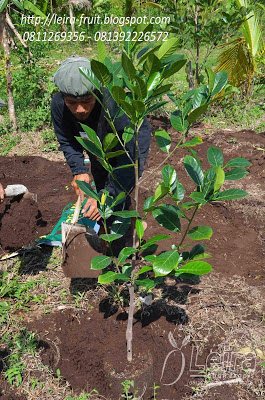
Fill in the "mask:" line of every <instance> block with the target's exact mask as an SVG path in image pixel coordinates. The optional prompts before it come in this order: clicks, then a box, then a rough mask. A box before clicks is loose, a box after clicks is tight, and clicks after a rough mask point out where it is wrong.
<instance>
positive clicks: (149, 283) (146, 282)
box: [135, 279, 156, 290]
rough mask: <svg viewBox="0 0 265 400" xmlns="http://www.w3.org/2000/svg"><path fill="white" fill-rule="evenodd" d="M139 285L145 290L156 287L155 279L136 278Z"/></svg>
mask: <svg viewBox="0 0 265 400" xmlns="http://www.w3.org/2000/svg"><path fill="white" fill-rule="evenodd" d="M135 283H136V285H137V286H140V287H143V288H144V289H145V290H150V289H153V288H154V287H155V285H156V284H155V281H153V280H152V279H136V281H135Z"/></svg>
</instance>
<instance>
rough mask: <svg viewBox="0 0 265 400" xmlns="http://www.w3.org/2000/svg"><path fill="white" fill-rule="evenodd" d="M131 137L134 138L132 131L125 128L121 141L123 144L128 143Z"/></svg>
mask: <svg viewBox="0 0 265 400" xmlns="http://www.w3.org/2000/svg"><path fill="white" fill-rule="evenodd" d="M133 137H134V130H133V129H132V128H130V127H129V126H128V127H126V128H125V129H124V132H123V134H122V140H123V141H124V144H126V143H129V142H130V141H131V140H132V138H133Z"/></svg>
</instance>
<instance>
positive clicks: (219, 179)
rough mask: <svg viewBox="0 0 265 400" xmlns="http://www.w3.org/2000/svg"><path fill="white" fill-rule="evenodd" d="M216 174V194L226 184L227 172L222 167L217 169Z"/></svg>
mask: <svg viewBox="0 0 265 400" xmlns="http://www.w3.org/2000/svg"><path fill="white" fill-rule="evenodd" d="M215 173H216V178H215V182H214V192H217V191H218V190H219V189H220V188H221V187H222V186H223V184H224V181H225V172H224V170H223V168H222V167H216V169H215Z"/></svg>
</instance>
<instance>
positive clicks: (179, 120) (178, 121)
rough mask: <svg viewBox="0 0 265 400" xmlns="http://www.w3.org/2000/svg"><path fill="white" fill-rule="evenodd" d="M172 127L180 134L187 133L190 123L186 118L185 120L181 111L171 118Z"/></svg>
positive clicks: (174, 113) (173, 114)
mask: <svg viewBox="0 0 265 400" xmlns="http://www.w3.org/2000/svg"><path fill="white" fill-rule="evenodd" d="M170 122H171V125H172V127H173V128H174V129H176V131H178V132H182V133H184V132H186V130H187V129H188V127H189V123H188V121H187V120H185V118H183V116H182V114H181V112H180V111H175V112H173V113H172V114H171V116H170Z"/></svg>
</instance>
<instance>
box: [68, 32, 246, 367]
mask: <svg viewBox="0 0 265 400" xmlns="http://www.w3.org/2000/svg"><path fill="white" fill-rule="evenodd" d="M136 29H140V30H142V29H143V28H142V27H141V28H139V27H138V28H136ZM146 29H149V28H148V27H147V28H146ZM176 48H177V40H176V38H169V39H168V40H167V41H165V42H162V44H158V45H156V46H154V47H150V46H145V47H144V48H141V47H140V43H138V42H137V41H136V42H133V43H126V46H125V48H124V50H123V52H122V55H121V60H120V61H118V62H113V61H111V60H110V59H109V58H108V57H107V55H106V49H105V48H104V46H103V45H102V44H100V46H99V59H100V61H99V60H96V59H93V60H91V69H92V72H91V71H88V70H84V69H81V73H82V74H83V75H84V76H85V77H86V78H87V79H88V80H89V81H90V82H91V83H92V84H93V86H94V87H95V88H97V90H98V91H100V92H101V93H103V92H104V93H108V94H109V96H111V97H112V98H113V100H114V101H115V102H116V104H117V106H118V107H117V112H116V114H115V115H113V114H112V113H113V110H110V109H109V108H108V106H107V105H106V104H103V103H102V102H101V99H100V98H99V97H98V96H97V95H96V94H95V93H94V92H91V94H93V95H94V96H95V97H96V98H97V100H98V101H99V102H101V105H102V107H103V108H104V111H105V115H106V118H107V121H108V123H109V126H110V127H111V129H112V132H109V133H108V134H107V135H106V136H105V138H104V139H103V141H102V142H101V141H100V139H99V138H98V136H97V134H96V132H95V131H94V130H92V129H91V128H89V127H86V126H84V125H83V126H82V127H83V130H84V132H86V134H87V138H81V137H77V138H76V139H77V140H78V141H79V142H80V143H81V144H82V145H83V147H84V148H85V149H86V150H87V151H88V152H90V153H92V154H94V155H95V156H96V157H97V159H98V160H99V162H100V163H101V165H102V166H103V167H104V168H105V169H106V170H107V171H108V173H109V174H110V175H111V176H113V177H114V179H115V172H116V171H115V167H113V166H112V163H111V160H112V159H113V158H115V157H116V158H117V157H120V156H121V155H124V154H127V153H128V151H127V147H126V145H127V144H128V143H129V142H131V141H132V142H133V144H134V154H135V155H136V157H135V159H130V154H127V155H128V164H127V165H122V168H133V169H134V176H135V191H134V192H135V193H134V204H135V207H134V209H133V210H126V211H117V209H116V206H117V205H118V204H119V203H120V202H122V201H124V199H125V198H126V196H128V195H130V193H126V191H121V192H120V193H119V194H118V195H117V196H116V198H113V197H112V196H110V194H109V192H108V191H107V190H105V189H104V190H102V191H100V192H99V193H97V192H96V191H95V190H93V189H92V187H91V186H90V185H89V184H88V183H85V182H81V181H79V182H78V185H79V187H80V189H81V190H82V191H83V192H84V193H86V195H87V196H89V197H92V198H94V199H96V200H97V203H98V209H99V211H100V214H101V217H102V222H103V227H104V230H105V232H104V233H103V234H101V235H100V238H101V239H102V240H103V241H105V242H106V243H108V244H109V246H110V249H111V245H112V243H113V242H115V241H116V240H118V239H120V238H121V237H122V236H123V235H124V234H125V232H126V230H127V229H128V228H129V226H130V225H131V222H133V224H134V235H133V245H132V246H129V247H125V248H123V249H122V250H121V251H120V252H119V254H114V255H113V254H111V252H110V253H109V254H104V255H100V256H97V257H95V258H94V259H93V260H92V264H91V268H92V269H96V270H102V271H103V273H102V274H101V275H100V276H99V278H98V282H99V283H100V284H103V285H109V284H112V285H115V286H116V287H120V286H122V287H124V285H125V286H126V287H127V289H128V291H129V297H130V301H129V312H128V323H127V330H126V340H127V359H128V361H129V362H130V361H132V338H133V315H134V311H135V291H137V292H139V291H140V290H144V291H146V292H148V291H152V290H153V288H154V287H155V286H156V285H157V284H159V283H162V282H163V279H164V277H165V276H168V275H169V276H172V277H175V278H177V277H178V276H180V275H181V274H184V273H185V274H193V275H203V274H206V273H209V272H210V271H211V269H212V267H211V265H210V264H209V263H208V262H206V261H204V259H205V258H207V254H206V253H205V250H204V247H203V246H202V245H199V244H197V245H196V246H193V248H192V249H191V250H190V251H189V252H187V251H184V249H183V243H184V240H185V238H186V237H187V236H188V237H189V238H190V239H192V240H206V239H210V237H211V236H212V230H211V228H210V227H208V226H202V227H201V226H193V220H194V217H195V214H196V212H197V211H198V210H199V209H200V208H201V207H202V206H204V205H205V204H207V203H209V202H214V201H222V200H232V199H237V198H242V197H244V196H245V195H246V192H244V191H242V190H239V189H238V190H236V189H228V190H227V191H226V190H223V191H221V188H222V186H223V184H224V182H225V179H239V177H243V176H245V174H246V173H247V171H246V168H247V167H248V166H249V163H248V162H247V161H246V160H243V159H234V160H232V161H230V162H228V163H226V164H224V162H223V156H222V155H221V151H220V150H218V149H214V148H211V149H209V152H208V161H209V163H210V168H209V170H206V171H203V170H202V167H201V162H200V161H199V159H198V157H197V153H196V152H195V151H194V149H192V147H194V146H196V145H198V144H200V143H201V139H199V138H194V139H191V140H187V138H186V133H187V132H188V129H189V127H190V126H191V124H192V123H193V122H195V121H196V119H197V118H198V117H199V116H200V115H201V114H202V113H203V112H205V110H206V109H207V107H208V106H209V104H210V103H211V102H212V101H213V99H214V97H215V96H216V95H217V94H218V93H219V92H220V91H221V90H223V88H224V87H225V84H226V81H227V76H226V74H223V73H220V74H214V73H213V72H212V71H209V83H208V85H207V86H205V87H202V88H198V89H196V90H195V91H191V92H188V93H187V94H184V95H183V96H182V101H181V104H179V103H178V102H177V101H176V100H175V99H174V98H173V97H172V96H171V98H172V99H173V100H174V102H175V103H176V105H177V110H176V111H175V112H174V113H173V114H172V117H171V122H172V121H173V126H174V125H175V127H176V128H177V129H178V130H179V131H180V132H181V133H182V135H181V142H180V143H179V147H184V148H187V149H191V150H190V151H191V154H192V155H187V156H186V157H185V158H184V168H185V170H186V172H187V173H188V175H189V176H190V178H191V179H192V180H193V181H194V183H195V185H196V186H195V190H194V192H193V193H191V194H190V196H189V197H190V201H186V199H184V197H185V189H184V186H183V184H182V183H181V182H179V180H178V178H177V172H176V171H175V170H174V168H173V167H171V166H170V165H165V166H164V167H163V168H162V181H161V182H160V184H159V185H158V187H157V188H156V190H155V193H154V195H153V196H151V197H149V198H148V199H146V201H145V204H144V207H143V209H142V210H141V209H140V207H139V185H140V180H139V160H138V154H139V144H138V143H139V141H138V139H139V130H140V128H141V125H142V123H143V121H144V119H145V117H146V116H147V115H149V114H151V113H152V112H153V111H154V110H158V109H160V108H161V107H162V106H163V105H164V104H165V103H166V102H167V100H163V99H162V98H163V97H164V96H165V95H166V94H167V93H168V92H169V91H170V89H171V86H172V85H171V84H170V83H169V82H168V79H169V78H170V77H172V76H173V75H174V74H176V73H177V72H178V71H179V70H180V69H181V68H182V67H183V66H184V65H185V63H186V59H185V57H184V56H183V55H180V54H176ZM106 90H107V92H106ZM180 113H182V114H181V115H180ZM121 114H125V115H127V117H128V126H126V127H125V129H124V132H123V133H122V134H119V133H118V132H117V131H116V128H115V124H114V119H115V118H118V117H119V116H120V115H121ZM180 117H181V118H180ZM179 118H180V119H181V125H180V126H179ZM176 121H177V122H176ZM179 128H181V129H179ZM161 132H163V133H161ZM167 135H168V136H167ZM155 137H156V139H157V142H158V144H159V147H160V149H161V150H162V151H164V152H165V153H168V154H169V152H170V146H171V139H170V136H169V134H168V132H166V131H160V134H158V133H157V132H156V133H155ZM168 154H167V156H166V157H165V162H166V161H167V158H168ZM118 168H120V167H118ZM229 190H230V191H229ZM231 190H232V191H231ZM165 198H170V199H171V203H172V200H173V202H175V204H171V203H170V204H169V203H161V202H162V201H163V200H164V199H165ZM148 213H151V214H152V216H153V218H154V219H155V220H156V221H157V223H158V224H159V225H161V226H163V227H164V228H166V229H168V230H169V231H170V232H171V233H176V234H179V233H181V232H182V230H183V228H182V227H181V219H185V220H186V221H187V222H188V227H187V228H185V229H184V231H183V234H182V236H181V238H180V240H179V243H178V244H176V245H175V246H173V248H172V249H171V250H168V251H166V252H164V253H162V254H159V255H154V254H150V252H151V250H152V249H153V248H154V247H156V246H157V244H158V243H159V242H160V241H161V240H165V239H167V238H168V237H169V236H168V235H165V234H159V235H156V236H154V237H152V238H149V239H146V238H145V229H144V226H145V220H146V217H147V214H148ZM189 213H192V214H191V215H189ZM113 217H115V218H114V221H113V222H112V223H111V224H110V223H108V221H110V218H111V220H113Z"/></svg>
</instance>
